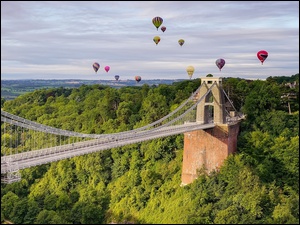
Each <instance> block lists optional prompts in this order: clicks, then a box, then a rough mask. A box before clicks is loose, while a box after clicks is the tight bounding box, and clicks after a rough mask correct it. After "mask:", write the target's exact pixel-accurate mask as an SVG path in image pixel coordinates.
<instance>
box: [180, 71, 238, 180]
mask: <svg viewBox="0 0 300 225" xmlns="http://www.w3.org/2000/svg"><path fill="white" fill-rule="evenodd" d="M201 82H202V83H204V86H202V87H201V89H200V90H199V93H198V94H197V99H199V98H201V97H202V96H203V95H205V94H206V93H207V91H208V90H209V89H210V88H211V91H210V92H209V93H208V94H207V95H206V97H205V98H204V99H203V100H202V101H201V102H200V103H199V104H198V106H197V112H196V122H197V123H201V124H202V123H205V124H206V123H214V124H215V125H216V126H215V127H214V128H210V129H205V130H196V131H191V132H187V133H184V151H183V164H182V175H181V182H182V183H181V184H182V185H186V184H189V183H192V182H193V181H194V180H195V179H197V177H198V176H199V170H202V172H206V173H208V174H209V173H210V172H212V171H213V170H218V169H219V168H220V166H221V165H222V164H223V161H224V160H225V159H226V158H227V157H228V155H229V154H232V153H234V152H236V150H237V136H238V133H239V127H240V126H239V121H236V122H233V123H226V110H225V95H224V92H223V89H222V78H214V77H205V78H201ZM214 83H215V84H216V85H214V86H213V87H212V85H213V84H214Z"/></svg>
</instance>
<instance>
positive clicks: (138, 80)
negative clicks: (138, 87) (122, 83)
mask: <svg viewBox="0 0 300 225" xmlns="http://www.w3.org/2000/svg"><path fill="white" fill-rule="evenodd" d="M134 79H135V80H136V82H137V83H139V82H140V81H141V80H142V78H141V77H140V76H135V77H134Z"/></svg>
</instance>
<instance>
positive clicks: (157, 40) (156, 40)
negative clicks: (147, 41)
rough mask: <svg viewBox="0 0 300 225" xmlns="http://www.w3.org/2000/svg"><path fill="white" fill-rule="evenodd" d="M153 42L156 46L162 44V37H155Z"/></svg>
mask: <svg viewBox="0 0 300 225" xmlns="http://www.w3.org/2000/svg"><path fill="white" fill-rule="evenodd" d="M153 41H154V42H155V44H156V45H157V44H158V43H159V42H160V37H159V36H155V37H154V38H153Z"/></svg>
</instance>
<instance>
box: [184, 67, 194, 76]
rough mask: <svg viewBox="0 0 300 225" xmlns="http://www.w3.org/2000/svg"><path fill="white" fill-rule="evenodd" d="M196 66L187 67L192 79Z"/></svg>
mask: <svg viewBox="0 0 300 225" xmlns="http://www.w3.org/2000/svg"><path fill="white" fill-rule="evenodd" d="M194 71H195V68H194V67H193V66H188V67H187V68H186V72H187V73H188V75H189V77H190V79H191V78H192V76H193V74H194Z"/></svg>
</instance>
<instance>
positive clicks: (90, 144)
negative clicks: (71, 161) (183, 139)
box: [1, 122, 215, 174]
mask: <svg viewBox="0 0 300 225" xmlns="http://www.w3.org/2000/svg"><path fill="white" fill-rule="evenodd" d="M213 127H215V124H214V123H208V124H202V123H197V122H186V123H184V124H182V125H173V126H167V127H158V128H154V129H151V130H146V131H137V132H135V133H130V134H128V135H126V134H124V135H113V136H111V137H110V138H105V139H103V140H101V139H93V140H88V141H82V142H77V143H73V144H67V145H61V146H56V147H51V148H45V149H40V150H34V151H28V152H22V153H18V154H13V155H8V156H2V157H1V174H5V173H7V172H9V171H11V168H10V165H16V164H17V167H18V169H25V168H29V167H32V166H37V165H42V164H47V163H50V162H55V161H59V160H62V159H67V158H71V157H75V156H80V155H84V154H89V153H93V152H97V151H102V150H106V149H111V148H116V147H121V146H124V145H128V144H134V143H138V142H142V141H147V140H152V139H156V138H161V137H166V136H171V135H176V134H181V133H186V132H189V131H193V130H201V129H208V128H213ZM116 134H117V133H116Z"/></svg>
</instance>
